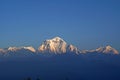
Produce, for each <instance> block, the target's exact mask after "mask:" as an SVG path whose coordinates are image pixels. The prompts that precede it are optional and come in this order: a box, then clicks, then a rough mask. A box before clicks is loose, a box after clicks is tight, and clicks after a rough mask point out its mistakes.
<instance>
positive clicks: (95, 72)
mask: <svg viewBox="0 0 120 80" xmlns="http://www.w3.org/2000/svg"><path fill="white" fill-rule="evenodd" d="M119 63H120V55H105V54H98V53H93V54H89V53H88V54H80V55H74V54H73V53H67V54H64V55H33V56H29V57H28V56H27V57H17V56H14V57H13V56H12V57H1V58H0V80H24V79H25V78H28V77H31V78H32V79H33V80H36V78H37V77H40V78H41V80H66V79H68V80H120V76H119V75H120V69H119V68H120V64H119Z"/></svg>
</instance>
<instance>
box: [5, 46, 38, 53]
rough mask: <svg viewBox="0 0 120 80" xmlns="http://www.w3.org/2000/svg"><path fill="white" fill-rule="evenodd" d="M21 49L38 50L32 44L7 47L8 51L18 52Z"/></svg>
mask: <svg viewBox="0 0 120 80" xmlns="http://www.w3.org/2000/svg"><path fill="white" fill-rule="evenodd" d="M20 50H28V51H31V52H36V50H35V49H34V48H33V47H32V46H28V47H9V48H8V49H7V51H11V52H16V51H20Z"/></svg>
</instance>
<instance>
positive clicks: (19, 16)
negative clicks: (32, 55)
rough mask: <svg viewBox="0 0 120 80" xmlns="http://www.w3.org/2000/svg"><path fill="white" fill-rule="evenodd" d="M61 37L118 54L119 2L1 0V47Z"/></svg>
mask: <svg viewBox="0 0 120 80" xmlns="http://www.w3.org/2000/svg"><path fill="white" fill-rule="evenodd" d="M55 36H60V37H61V38H63V39H64V40H65V41H67V42H68V43H72V44H74V45H75V46H77V47H79V48H80V49H95V48H97V47H99V46H105V45H111V46H113V47H114V48H116V49H118V50H119V51H120V0H0V47H1V48H5V47H9V46H30V45H32V46H33V47H35V48H37V47H38V46H39V45H40V44H41V42H42V41H44V40H45V39H49V38H52V37H55Z"/></svg>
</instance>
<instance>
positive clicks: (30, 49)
mask: <svg viewBox="0 0 120 80" xmlns="http://www.w3.org/2000/svg"><path fill="white" fill-rule="evenodd" d="M23 48H24V49H26V50H29V51H31V52H36V50H35V49H34V48H33V47H32V46H29V47H23Z"/></svg>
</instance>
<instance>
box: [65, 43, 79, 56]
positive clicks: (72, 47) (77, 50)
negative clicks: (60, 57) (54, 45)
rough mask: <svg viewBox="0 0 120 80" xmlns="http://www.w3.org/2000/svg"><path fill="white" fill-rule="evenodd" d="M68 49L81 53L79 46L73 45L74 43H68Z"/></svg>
mask: <svg viewBox="0 0 120 80" xmlns="http://www.w3.org/2000/svg"><path fill="white" fill-rule="evenodd" d="M67 51H68V52H73V53H76V54H79V53H80V50H79V49H78V48H77V47H75V46H73V45H71V44H70V45H68V47H67Z"/></svg>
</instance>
